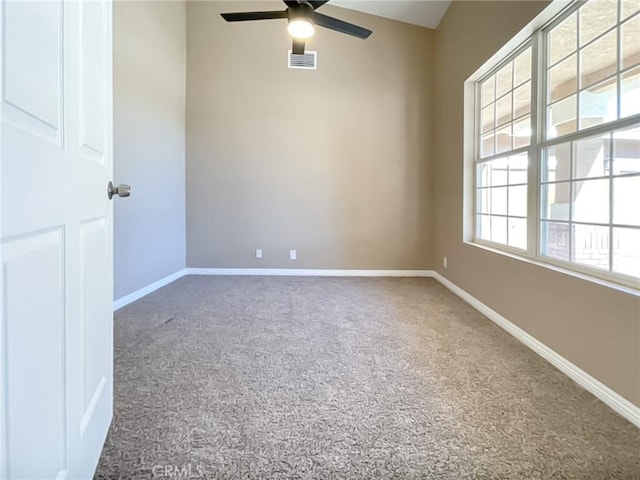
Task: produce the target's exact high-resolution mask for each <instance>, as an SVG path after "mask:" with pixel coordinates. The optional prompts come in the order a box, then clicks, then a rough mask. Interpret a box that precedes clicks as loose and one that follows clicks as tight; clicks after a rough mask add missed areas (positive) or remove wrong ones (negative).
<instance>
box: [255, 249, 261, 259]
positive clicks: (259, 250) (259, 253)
mask: <svg viewBox="0 0 640 480" xmlns="http://www.w3.org/2000/svg"><path fill="white" fill-rule="evenodd" d="M256 258H262V249H261V248H256Z"/></svg>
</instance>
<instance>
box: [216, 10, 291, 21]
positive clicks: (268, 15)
mask: <svg viewBox="0 0 640 480" xmlns="http://www.w3.org/2000/svg"><path fill="white" fill-rule="evenodd" d="M220 15H221V16H222V18H224V19H225V20H226V21H227V22H246V21H249V20H273V19H277V18H287V17H288V15H287V11H286V10H285V11H283V12H238V13H221V14H220Z"/></svg>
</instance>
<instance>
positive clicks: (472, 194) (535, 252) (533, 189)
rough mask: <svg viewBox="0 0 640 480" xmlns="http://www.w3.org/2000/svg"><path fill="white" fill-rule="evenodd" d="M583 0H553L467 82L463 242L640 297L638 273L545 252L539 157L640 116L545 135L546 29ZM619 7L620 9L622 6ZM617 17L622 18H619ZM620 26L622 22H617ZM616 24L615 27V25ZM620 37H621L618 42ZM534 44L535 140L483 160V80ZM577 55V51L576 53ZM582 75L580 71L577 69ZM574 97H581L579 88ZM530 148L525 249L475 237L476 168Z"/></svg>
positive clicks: (633, 121) (638, 119) (629, 123)
mask: <svg viewBox="0 0 640 480" xmlns="http://www.w3.org/2000/svg"><path fill="white" fill-rule="evenodd" d="M584 3H585V2H582V1H578V0H570V1H567V0H555V1H553V2H552V3H551V4H550V5H549V6H548V7H547V8H546V9H545V10H543V11H542V12H541V13H540V14H539V15H538V16H537V17H536V18H535V19H534V20H532V21H531V22H530V23H529V24H528V25H527V26H526V27H525V28H524V29H523V30H521V31H520V32H519V33H518V34H517V35H516V36H515V37H514V38H512V39H511V40H510V41H509V42H507V43H506V44H505V45H504V46H503V47H502V48H501V49H500V50H499V51H498V52H496V54H494V55H493V56H492V57H491V58H490V59H489V60H488V61H487V62H485V64H484V65H482V67H480V68H479V69H478V70H477V71H476V72H475V73H474V74H473V75H471V76H470V77H469V78H468V79H467V80H466V81H465V84H464V145H463V148H464V182H463V192H464V193H463V195H464V199H463V206H464V215H463V222H464V223H463V241H464V243H465V244H468V245H472V246H476V247H479V248H482V249H486V250H489V251H492V252H495V253H500V254H503V255H507V256H510V257H512V258H515V259H518V260H522V261H526V262H528V263H533V264H535V265H539V266H542V267H546V268H550V269H552V270H555V271H560V272H562V273H565V274H568V275H572V276H576V277H579V278H582V279H586V280H589V281H592V282H595V283H599V284H602V285H606V286H609V287H612V288H615V289H618V290H623V291H626V292H628V293H633V294H634V295H638V296H640V280H639V279H638V278H637V277H632V276H628V275H624V274H621V273H613V272H608V271H602V270H600V269H597V268H594V267H589V266H586V265H581V264H578V263H574V262H571V261H563V260H559V259H555V258H552V257H549V256H544V255H542V242H541V211H540V210H541V180H542V179H541V157H542V153H543V151H544V150H545V149H546V148H549V147H551V146H554V145H559V144H563V143H567V142H571V141H574V140H578V139H583V138H587V137H591V136H593V135H598V134H600V133H607V132H611V131H614V130H619V129H623V128H625V127H631V126H634V125H637V124H638V123H639V122H640V114H637V115H633V116H630V117H626V118H623V119H618V120H615V121H611V122H607V123H604V124H601V125H597V126H594V127H589V128H586V129H583V130H577V131H576V132H573V133H571V134H566V135H563V136H559V137H555V138H548V139H547V138H546V134H545V132H546V115H547V109H546V107H547V105H546V101H545V100H546V99H545V93H546V81H547V75H546V71H545V70H544V69H545V66H546V53H547V52H546V46H547V45H546V42H545V38H544V37H545V35H546V31H547V30H549V29H551V28H553V27H554V26H555V25H557V24H558V23H560V22H562V21H563V20H564V19H565V18H566V17H568V16H569V15H571V14H572V13H573V12H575V11H576V10H577V9H578V8H580V6H581V5H582V4H584ZM618 8H620V7H618ZM618 20H619V18H618ZM616 25H618V24H617V23H616ZM616 28H617V27H616ZM619 41H620V39H619V35H618V42H619ZM529 45H530V46H531V49H532V52H531V56H532V66H531V89H532V102H531V144H530V145H529V146H528V147H520V148H518V149H514V150H511V151H509V152H502V153H499V154H493V155H490V156H487V157H485V158H481V157H480V148H481V144H480V141H479V140H480V137H481V136H480V135H479V132H480V121H481V119H480V113H481V105H480V102H481V99H480V92H479V90H480V83H481V81H482V80H483V79H484V78H486V77H488V76H490V75H492V74H493V73H495V72H497V71H498V70H499V69H500V68H501V67H502V66H503V65H504V64H506V63H508V62H509V61H510V60H512V59H513V58H515V57H516V56H517V55H518V54H519V53H521V52H522V51H524V50H525V49H526V48H527V47H528V46H529ZM578 56H579V55H578ZM578 74H579V73H578ZM619 76H620V70H619V69H618V71H617V73H616V78H617V79H618V99H617V101H618V109H619V108H620V102H621V98H620V91H619V90H620V82H619ZM576 96H578V94H577V92H576ZM521 152H527V153H528V156H529V169H528V175H527V182H528V185H527V249H526V250H521V249H518V248H514V247H512V246H509V245H504V244H501V243H496V242H491V241H489V240H486V239H480V238H477V237H476V231H477V230H476V197H477V195H476V194H477V188H476V187H477V186H476V166H477V165H478V160H481V162H480V163H482V162H485V161H489V160H491V159H493V158H502V157H505V156H509V155H515V154H517V153H521Z"/></svg>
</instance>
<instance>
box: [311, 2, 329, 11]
mask: <svg viewBox="0 0 640 480" xmlns="http://www.w3.org/2000/svg"><path fill="white" fill-rule="evenodd" d="M328 1H329V0H322V1H316V2H312V1H310V2H309V4H310V5H311V6H312V7H313V9H314V10H315V9H317V8H320V7H321V6H322V5H324V4H325V3H327V2H328Z"/></svg>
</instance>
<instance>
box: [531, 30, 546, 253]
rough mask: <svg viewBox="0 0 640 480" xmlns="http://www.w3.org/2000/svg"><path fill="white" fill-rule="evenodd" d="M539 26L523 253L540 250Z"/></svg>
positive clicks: (542, 86)
mask: <svg viewBox="0 0 640 480" xmlns="http://www.w3.org/2000/svg"><path fill="white" fill-rule="evenodd" d="M543 40H544V38H543V34H542V31H541V30H538V31H537V32H536V33H535V34H534V35H533V38H532V41H531V58H532V66H531V96H532V99H531V128H532V132H531V148H530V149H529V170H528V176H527V186H528V188H527V201H528V203H527V253H528V255H529V256H530V257H534V258H535V257H538V255H539V252H540V217H541V215H540V180H541V175H540V164H541V160H542V150H541V148H540V142H541V141H542V138H543V135H544V133H543V132H544V123H543V122H544V121H545V114H544V111H545V109H544V94H545V92H546V70H545V64H546V61H545V56H546V46H545V44H544V41H543Z"/></svg>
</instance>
